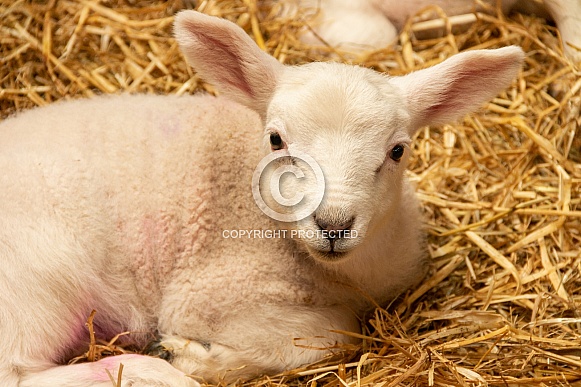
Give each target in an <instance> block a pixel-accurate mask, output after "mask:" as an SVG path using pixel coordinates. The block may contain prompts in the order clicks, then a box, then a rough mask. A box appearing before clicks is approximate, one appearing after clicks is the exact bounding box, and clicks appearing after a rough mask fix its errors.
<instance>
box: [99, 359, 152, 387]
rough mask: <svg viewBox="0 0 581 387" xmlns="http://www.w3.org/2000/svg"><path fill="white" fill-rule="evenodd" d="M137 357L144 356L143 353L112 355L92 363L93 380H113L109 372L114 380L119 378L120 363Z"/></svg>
mask: <svg viewBox="0 0 581 387" xmlns="http://www.w3.org/2000/svg"><path fill="white" fill-rule="evenodd" d="M137 357H142V355H135V354H127V355H118V356H111V357H106V358H104V359H101V360H99V361H97V362H95V363H90V366H91V368H92V372H91V373H92V376H91V380H93V381H96V382H106V381H109V380H111V378H110V377H109V374H111V376H112V377H113V379H114V380H117V372H119V364H123V363H124V362H127V361H128V360H130V359H133V358H137ZM107 371H109V373H107Z"/></svg>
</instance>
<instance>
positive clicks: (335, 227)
mask: <svg viewBox="0 0 581 387" xmlns="http://www.w3.org/2000/svg"><path fill="white" fill-rule="evenodd" d="M354 220H355V218H351V219H349V220H347V221H344V222H341V223H335V222H328V221H326V220H324V219H320V218H317V217H316V216H315V222H316V223H317V226H319V228H320V229H321V230H325V231H345V230H349V229H350V228H351V226H352V225H353V221H354Z"/></svg>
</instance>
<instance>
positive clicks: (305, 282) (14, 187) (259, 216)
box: [0, 11, 523, 386]
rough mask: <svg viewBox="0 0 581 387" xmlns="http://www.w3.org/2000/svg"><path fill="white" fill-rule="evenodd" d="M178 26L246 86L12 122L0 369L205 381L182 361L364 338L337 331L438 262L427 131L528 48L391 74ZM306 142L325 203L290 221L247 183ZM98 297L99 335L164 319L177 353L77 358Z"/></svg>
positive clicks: (197, 364) (35, 113)
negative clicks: (414, 165) (272, 211)
mask: <svg viewBox="0 0 581 387" xmlns="http://www.w3.org/2000/svg"><path fill="white" fill-rule="evenodd" d="M176 36H177V38H178V40H179V43H180V46H181V48H182V51H183V52H184V53H185V55H186V57H187V59H188V60H189V61H190V62H191V64H192V65H193V67H194V68H195V69H196V71H198V72H199V74H200V75H201V76H202V77H204V78H205V79H206V80H208V81H211V82H212V83H213V84H214V85H216V86H217V87H218V89H219V90H220V91H221V92H223V93H224V94H225V95H226V96H228V97H229V98H230V99H226V98H224V97H217V98H216V97H213V96H209V95H196V96H188V97H176V96H145V95H139V96H129V95H122V96H114V97H112V96H109V97H99V98H94V99H89V100H76V101H70V102H64V103H57V104H54V105H51V106H48V107H45V108H38V109H34V110H31V111H28V112H25V113H22V114H20V115H17V116H16V117H12V118H10V119H7V120H5V121H3V122H2V123H1V124H0V170H1V171H2V173H1V174H0V213H1V214H2V216H1V217H0V260H1V261H0V262H1V269H0V342H1V343H2V351H0V385H1V386H17V385H18V386H110V385H111V381H110V379H109V375H108V372H109V373H111V374H112V375H113V377H114V378H116V377H117V373H118V370H119V366H120V364H123V366H124V368H123V371H122V380H123V384H122V385H123V386H128V385H132V386H153V385H159V386H161V385H171V386H194V385H197V382H196V381H194V379H192V378H191V377H189V376H186V375H193V376H194V377H196V378H201V379H204V380H206V381H209V382H216V381H218V380H220V379H221V378H224V379H225V380H227V381H231V380H234V379H236V378H249V377H252V376H255V375H259V374H263V373H276V372H280V371H282V370H285V369H289V368H292V367H296V366H300V365H302V364H305V363H308V362H312V361H315V360H317V359H320V358H321V357H322V356H324V355H325V354H327V353H328V350H324V351H322V350H320V349H317V348H328V349H329V350H330V347H331V346H333V345H334V344H336V343H341V342H349V341H352V340H353V339H352V338H349V337H347V336H344V335H340V334H338V333H333V332H332V331H331V330H344V331H355V332H356V331H358V330H359V329H360V325H359V324H360V320H359V319H360V318H361V316H362V314H363V312H364V311H366V310H368V309H369V308H371V307H372V306H373V301H375V302H378V303H383V302H385V301H387V300H389V299H391V298H393V297H394V296H396V295H398V294H400V293H401V292H402V291H404V290H405V289H407V288H408V287H409V286H411V285H413V284H414V283H416V282H417V281H418V280H419V279H420V278H421V277H422V275H423V274H424V272H425V258H424V257H425V254H424V247H423V242H422V239H423V238H422V232H421V230H420V229H421V220H420V214H419V210H418V204H417V202H416V199H415V198H414V194H413V192H412V189H411V188H410V185H409V183H408V182H407V181H406V180H405V179H404V177H403V175H404V169H405V166H406V162H407V159H408V156H409V144H410V141H411V138H412V137H413V135H414V133H415V131H416V130H417V129H418V128H419V127H421V126H424V125H426V124H428V123H442V122H446V121H449V120H454V119H457V118H459V117H462V116H463V115H464V114H466V113H467V112H469V111H471V110H473V109H476V108H477V107H479V106H480V105H481V104H482V103H483V102H484V101H486V100H487V99H489V98H491V97H493V96H494V95H495V94H496V93H497V92H499V91H500V90H501V89H502V88H504V87H506V86H507V85H508V84H509V83H510V81H511V79H513V78H514V77H515V76H516V74H517V72H518V70H519V68H520V67H521V63H522V60H523V53H522V50H521V49H520V48H517V47H507V48H502V49H498V50H489V51H486V50H484V51H473V52H467V53H463V54H459V55H457V56H455V57H453V58H451V59H449V60H447V61H445V62H443V63H442V64H440V65H437V66H434V67H432V68H429V69H426V70H423V71H418V72H416V73H413V74H410V75H408V76H404V77H400V78H389V77H387V76H385V75H382V74H378V73H376V72H373V71H372V70H369V69H365V68H360V67H351V66H347V65H342V64H336V63H312V64H308V65H304V66H297V67H287V66H283V65H281V64H279V63H278V62H277V61H276V60H275V59H274V58H272V57H270V56H268V55H267V54H265V53H263V52H262V51H261V50H260V49H259V48H258V47H257V46H256V45H255V44H254V43H253V41H252V40H251V39H250V38H249V37H248V36H247V35H246V34H245V33H244V31H243V30H241V29H240V28H239V27H237V26H236V25H235V24H233V23H230V22H228V21H225V20H222V19H218V18H214V17H210V16H206V15H203V14H200V13H197V12H193V11H187V12H183V13H180V14H179V15H178V16H177V17H176ZM295 151H298V152H302V153H304V154H307V155H310V156H311V157H312V158H313V159H314V160H315V161H316V162H317V163H318V164H319V165H320V167H321V169H322V171H323V173H324V180H325V181H324V183H325V184H326V190H325V196H324V198H323V201H322V203H321V204H320V206H319V207H318V208H317V210H316V211H315V212H314V213H313V214H310V215H309V216H307V217H306V218H305V219H302V220H300V221H297V222H293V223H290V224H284V223H280V222H277V221H275V220H272V219H271V218H269V217H268V216H266V215H265V214H263V213H262V212H261V210H260V209H259V208H258V207H257V206H256V204H255V202H254V199H253V194H252V189H251V181H252V176H253V171H254V169H255V167H256V166H257V164H258V163H259V161H260V160H261V158H262V157H263V156H264V155H266V154H268V153H269V152H279V153H277V154H288V153H285V152H291V153H292V152H295ZM295 154H297V153H295ZM280 165H283V166H284V165H287V166H289V165H290V166H295V167H297V166H299V167H300V168H303V167H305V163H304V162H303V161H302V160H301V159H298V158H297V159H295V160H293V161H290V160H289V158H288V157H286V158H283V159H282V160H279V161H278V162H276V161H275V162H274V163H271V165H270V167H269V168H270V169H268V170H269V171H271V172H272V169H273V166H280ZM267 175H268V174H267ZM288 175H289V174H285V176H286V179H281V182H282V183H281V191H282V196H283V197H284V198H288V197H290V196H292V195H291V194H292V192H291V191H292V190H293V188H292V187H291V188H290V189H289V188H288V187H289V184H288V183H289V181H292V179H290V178H292V176H290V177H289V176H288ZM270 176H272V174H271V175H270ZM309 176H310V177H309ZM313 176H314V175H313V174H310V175H309V174H306V177H307V179H306V181H310V180H309V179H310V178H312V177H313ZM295 180H297V179H295ZM291 185H293V184H291ZM309 189H310V188H309V187H306V188H305V190H306V191H309ZM279 207H280V206H279ZM275 208H276V206H275ZM281 208H282V207H281ZM234 230H295V231H296V230H299V231H309V230H311V231H313V230H316V231H333V230H334V231H343V232H347V231H351V232H352V235H351V237H350V238H347V237H345V235H343V236H342V237H333V236H331V237H329V236H327V237H325V236H320V235H319V236H318V237H317V236H315V237H312V238H309V237H306V238H302V239H297V238H295V239H292V238H290V237H288V235H289V234H287V238H282V237H275V238H270V239H269V238H258V237H256V238H244V239H240V238H237V239H236V238H232V236H233V235H234V232H233V231H234ZM304 235H307V233H305V234H304ZM317 235H318V234H317ZM279 236H280V235H279ZM307 236H308V235H307ZM93 309H95V310H96V311H97V314H96V316H95V320H94V327H95V330H96V332H97V336H99V337H101V338H107V339H109V338H111V337H112V336H113V335H115V334H116V333H119V332H123V331H131V332H135V333H134V334H133V335H131V340H133V341H134V342H136V343H137V344H140V345H142V344H145V343H146V342H147V341H149V340H151V338H152V336H153V334H155V333H157V334H159V335H160V337H161V341H160V343H159V344H158V350H161V351H165V352H166V353H165V354H166V355H167V356H166V357H167V358H168V359H169V360H170V362H166V361H165V360H162V359H159V358H153V357H149V356H145V355H121V356H113V357H108V358H104V359H102V360H99V361H97V362H93V363H83V364H74V365H64V364H65V363H66V361H67V359H70V358H71V357H72V356H74V355H76V354H79V353H82V352H83V351H85V350H86V349H87V340H88V333H87V329H86V326H85V322H86V320H87V317H88V316H89V314H90V312H91V310H93ZM299 338H301V340H299V341H297V340H298V339H299ZM296 344H300V346H297V345H296ZM305 346H313V347H314V348H312V349H308V348H305ZM170 363H171V364H170Z"/></svg>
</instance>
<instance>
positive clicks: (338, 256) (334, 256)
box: [311, 249, 349, 262]
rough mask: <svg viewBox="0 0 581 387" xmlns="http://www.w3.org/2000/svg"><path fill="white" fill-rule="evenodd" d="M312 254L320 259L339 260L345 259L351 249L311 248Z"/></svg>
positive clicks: (327, 260) (325, 260)
mask: <svg viewBox="0 0 581 387" xmlns="http://www.w3.org/2000/svg"><path fill="white" fill-rule="evenodd" d="M311 254H312V255H313V256H314V257H315V258H317V259H318V260H320V261H324V262H339V261H342V260H344V259H345V258H346V257H347V255H348V254H349V251H335V250H332V249H331V250H315V249H311Z"/></svg>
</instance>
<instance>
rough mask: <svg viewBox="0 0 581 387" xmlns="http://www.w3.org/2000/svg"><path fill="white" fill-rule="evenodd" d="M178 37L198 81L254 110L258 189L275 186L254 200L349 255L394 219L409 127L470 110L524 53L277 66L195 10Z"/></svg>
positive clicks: (313, 239)
mask: <svg viewBox="0 0 581 387" xmlns="http://www.w3.org/2000/svg"><path fill="white" fill-rule="evenodd" d="M176 36H177V38H178V41H179V43H180V46H181V49H182V51H183V52H184V54H185V55H186V57H187V58H188V61H189V62H190V63H191V64H192V66H193V67H194V68H195V69H196V70H197V71H198V73H200V75H201V76H202V77H203V78H205V79H207V80H208V81H210V82H212V83H213V84H214V85H216V86H217V87H218V89H219V90H220V91H221V92H222V93H224V94H225V95H226V96H228V97H230V98H232V99H234V100H235V101H237V102H240V103H242V104H244V105H246V106H248V107H250V108H251V109H253V110H255V111H256V112H258V114H259V115H260V116H261V118H262V120H263V122H264V149H265V152H266V153H270V154H271V156H270V157H268V158H267V159H266V160H267V161H270V162H269V163H265V164H264V165H262V167H263V168H259V169H258V170H257V171H258V173H255V178H256V179H255V180H256V181H255V183H257V184H256V186H255V188H256V187H262V186H264V184H261V181H263V180H264V181H267V182H270V186H271V187H272V181H273V177H276V179H275V181H276V183H277V184H276V185H277V186H276V187H275V188H274V191H273V193H272V194H264V192H262V191H261V190H259V189H258V188H256V189H257V190H259V191H260V192H259V194H258V196H259V197H260V198H259V200H258V201H259V204H261V206H262V207H266V208H267V209H268V210H270V212H269V214H270V215H271V216H273V217H274V218H276V219H278V220H283V221H290V226H289V228H291V229H292V230H294V231H295V232H296V235H298V236H299V237H300V238H299V240H300V241H301V242H302V243H303V244H304V245H305V247H306V248H307V249H308V251H309V252H310V253H311V255H313V256H314V257H316V258H318V259H320V260H324V261H337V260H340V259H344V258H348V257H349V255H350V253H351V252H353V251H355V250H356V248H357V247H358V246H361V245H365V241H366V240H369V239H370V238H374V234H376V233H385V232H386V230H387V232H389V231H388V230H389V227H390V224H393V223H395V222H393V220H394V219H393V217H394V216H402V211H401V206H402V200H403V199H404V198H402V195H403V194H404V190H403V185H404V184H405V180H404V176H403V175H404V170H405V167H406V163H407V160H408V157H409V155H410V144H411V139H412V137H413V135H414V133H415V131H416V130H417V129H418V128H420V127H422V126H425V125H427V124H439V123H444V122H447V121H451V120H455V119H458V118H461V117H462V116H463V115H464V114H466V113H468V112H470V111H472V110H474V109H476V108H478V107H479V106H480V105H481V104H482V103H483V102H485V101H486V100H487V99H490V98H492V97H493V96H494V95H495V94H496V93H498V92H499V91H500V90H501V89H502V88H504V87H506V86H507V85H508V84H509V83H510V81H511V80H512V79H513V78H514V77H515V76H516V74H517V72H518V69H519V68H520V66H521V63H522V60H523V53H522V50H521V49H520V48H518V47H506V48H503V49H498V50H481V51H473V52H467V53H463V54H459V55H456V56H454V57H452V58H450V59H449V60H446V61H444V62H442V63H441V64H439V65H437V66H434V67H431V68H428V69H425V70H421V71H417V72H415V73H411V74H409V75H406V76H403V77H394V78H390V77H388V76H385V75H382V74H379V73H377V72H374V71H372V70H370V69H365V68H362V67H356V66H348V65H344V64H338V63H311V64H307V65H303V66H293V67H290V66H283V65H282V64H280V63H279V62H278V61H276V60H275V59H274V58H272V57H270V56H268V55H267V54H265V53H264V52H262V51H261V50H260V49H259V48H258V47H257V46H256V45H255V44H254V42H253V41H252V40H251V39H250V38H249V37H248V36H247V35H246V34H245V33H244V31H243V30H242V29H240V28H239V27H238V26H236V25H235V24H233V23H230V22H227V21H225V20H221V19H218V18H213V17H209V16H205V15H202V14H199V13H196V12H183V13H181V14H179V15H178V16H177V19H176ZM285 171H286V172H292V173H284V172H285ZM299 174H300V176H301V178H300V179H297V178H296V176H297V175H299ZM303 174H304V175H303ZM261 179H263V180H261ZM266 186H268V183H267V184H266ZM296 191H301V192H302V194H301V195H299V196H297V193H296ZM255 194H256V192H255ZM255 196H256V195H255ZM297 199H298V200H297Z"/></svg>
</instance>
